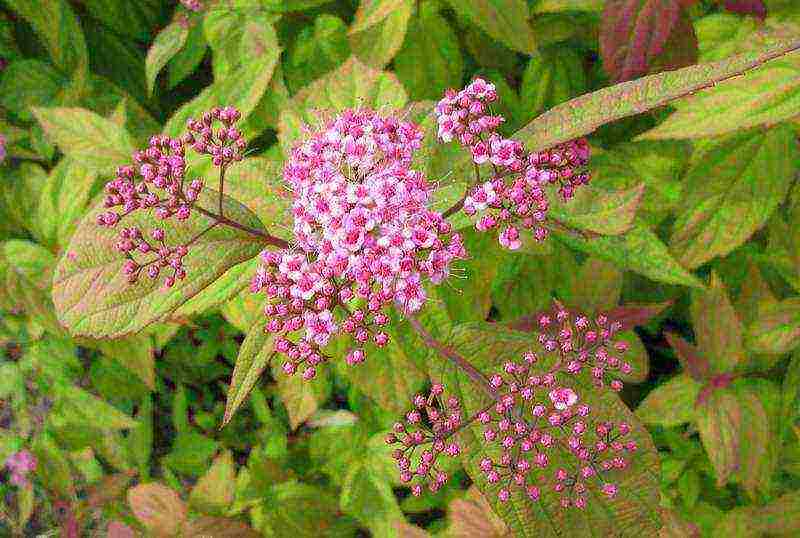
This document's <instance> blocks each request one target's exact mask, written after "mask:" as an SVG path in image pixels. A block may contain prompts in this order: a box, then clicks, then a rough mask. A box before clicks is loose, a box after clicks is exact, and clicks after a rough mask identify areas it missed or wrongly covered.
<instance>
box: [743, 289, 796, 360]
mask: <svg viewBox="0 0 800 538" xmlns="http://www.w3.org/2000/svg"><path fill="white" fill-rule="evenodd" d="M745 342H746V345H747V349H749V350H750V351H754V352H757V353H786V352H788V351H791V350H793V349H794V348H796V347H797V346H798V345H800V297H790V298H789V299H785V300H783V301H780V302H777V303H771V304H766V305H763V306H762V307H761V308H759V310H758V316H757V318H756V320H755V321H754V322H753V323H751V324H750V325H749V326H748V327H747V332H746V335H745Z"/></svg>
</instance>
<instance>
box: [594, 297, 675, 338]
mask: <svg viewBox="0 0 800 538" xmlns="http://www.w3.org/2000/svg"><path fill="white" fill-rule="evenodd" d="M672 303H673V301H665V302H663V303H650V304H631V303H629V304H624V305H620V306H617V307H614V308H612V309H610V310H607V311H606V312H605V314H606V316H608V319H610V320H612V321H617V322H619V323H621V324H622V330H623V331H627V330H630V329H633V328H634V327H641V326H642V325H646V324H647V323H648V322H649V321H650V320H651V319H653V318H654V317H656V316H657V315H659V314H660V313H661V312H663V311H664V310H665V309H666V308H669V307H670V306H672Z"/></svg>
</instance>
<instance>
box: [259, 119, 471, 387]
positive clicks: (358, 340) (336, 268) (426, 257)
mask: <svg viewBox="0 0 800 538" xmlns="http://www.w3.org/2000/svg"><path fill="white" fill-rule="evenodd" d="M421 139H422V132H421V131H420V129H419V127H418V126H416V125H415V124H413V123H411V122H407V121H400V120H398V119H396V118H394V117H383V116H381V115H379V114H378V113H376V112H375V111H373V110H368V109H358V110H346V111H344V112H342V113H341V114H340V115H339V116H337V117H336V118H335V119H333V120H332V121H329V122H328V123H327V124H325V125H324V126H323V127H322V129H321V130H319V131H318V132H316V133H313V134H312V135H311V136H310V137H309V138H308V139H307V140H305V141H303V142H302V143H301V144H299V145H298V146H297V147H295V148H294V149H293V151H292V154H291V158H290V159H289V161H288V162H287V164H286V166H285V168H284V179H285V180H286V182H287V183H288V184H289V185H290V186H291V189H292V191H293V196H294V203H293V216H294V236H295V239H296V241H297V247H298V248H297V249H296V250H286V251H278V252H274V251H265V252H263V253H262V257H261V259H262V264H261V266H260V267H259V269H258V271H257V272H256V274H255V276H254V278H253V281H252V286H251V289H252V290H253V291H254V292H264V293H265V294H266V296H267V298H268V299H269V301H268V303H267V305H266V307H265V310H264V312H265V314H266V316H267V318H268V322H267V326H266V328H267V330H268V331H270V332H273V333H275V334H278V335H280V336H279V337H278V338H277V339H276V340H275V349H277V350H278V351H279V352H281V353H284V354H285V355H286V356H287V360H286V362H285V363H284V366H283V368H284V371H286V373H288V374H293V373H294V372H295V371H297V369H298V367H300V366H301V365H302V366H303V368H304V370H303V377H305V378H307V379H310V378H312V377H314V375H315V373H316V370H315V366H316V365H317V364H318V363H319V362H321V361H323V360H325V355H324V352H323V351H322V348H324V347H325V346H326V345H327V344H328V342H329V340H330V338H331V337H332V336H333V335H334V334H336V333H338V332H344V333H347V334H348V335H350V336H351V337H352V339H353V341H354V342H355V343H354V346H352V348H351V349H350V350H349V352H348V354H347V362H348V363H350V364H355V363H359V362H361V361H363V360H364V357H365V351H364V346H365V345H366V344H367V343H369V342H372V343H374V344H375V345H377V346H379V347H381V346H383V345H385V344H386V343H387V342H388V339H389V336H388V334H387V333H386V332H384V331H383V330H381V327H383V326H385V325H386V324H387V323H388V321H389V317H388V315H387V313H386V310H387V309H388V308H389V307H391V306H392V305H393V304H394V305H397V306H398V307H399V308H400V309H401V310H402V311H404V312H406V313H413V312H416V311H418V310H419V309H420V308H422V306H423V305H424V304H425V302H426V299H427V295H426V293H425V288H424V287H423V282H424V280H425V279H428V280H430V281H432V282H434V283H439V282H441V281H442V280H444V279H445V278H446V277H447V276H448V274H449V271H450V263H451V262H452V261H453V260H454V259H458V258H464V257H465V256H466V252H465V250H464V246H463V244H462V242H461V237H460V236H459V235H458V234H457V233H453V231H452V229H451V226H450V224H449V223H448V222H446V221H445V220H444V218H443V217H442V216H441V214H439V213H436V212H433V211H431V210H429V209H428V202H429V196H430V191H431V188H430V186H429V185H428V183H427V181H426V180H425V177H424V176H423V175H422V174H421V173H419V172H417V171H415V170H413V169H411V168H410V164H411V159H412V156H413V154H414V152H415V151H416V150H417V149H419V148H420V145H421ZM336 306H340V307H341V309H342V310H343V311H344V312H345V314H346V315H345V316H344V319H341V320H337V318H336V316H335V315H334V307H336ZM298 331H304V334H301V335H299V336H298V337H297V338H295V339H290V338H291V336H290V334H291V333H295V332H298Z"/></svg>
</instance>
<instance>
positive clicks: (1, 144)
mask: <svg viewBox="0 0 800 538" xmlns="http://www.w3.org/2000/svg"><path fill="white" fill-rule="evenodd" d="M7 154H8V151H7V150H6V137H5V136H4V135H1V134H0V164H2V163H3V161H5V160H6V155H7Z"/></svg>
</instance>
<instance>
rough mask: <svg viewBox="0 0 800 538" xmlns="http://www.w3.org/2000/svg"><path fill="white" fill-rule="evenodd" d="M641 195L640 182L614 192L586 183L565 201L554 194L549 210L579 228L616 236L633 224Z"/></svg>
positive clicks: (642, 192) (642, 189)
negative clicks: (554, 197)
mask: <svg viewBox="0 0 800 538" xmlns="http://www.w3.org/2000/svg"><path fill="white" fill-rule="evenodd" d="M643 194H644V184H639V185H637V186H635V187H632V188H630V189H626V190H624V191H616V192H608V191H603V190H600V189H596V188H594V187H593V186H591V185H589V186H586V187H584V188H580V189H578V190H577V192H576V193H575V197H574V198H572V199H570V200H569V201H568V202H564V200H562V199H561V198H558V197H557V198H556V199H554V200H553V201H552V203H551V206H550V212H551V214H552V215H553V216H554V217H555V218H556V219H557V220H559V221H561V222H563V223H565V224H568V225H570V226H572V227H574V228H577V229H579V230H586V231H589V232H594V233H597V234H601V235H620V234H623V233H625V232H626V231H628V230H629V229H630V228H631V226H633V222H634V218H635V217H636V210H637V209H638V208H639V204H640V203H641V201H642V195H643Z"/></svg>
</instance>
